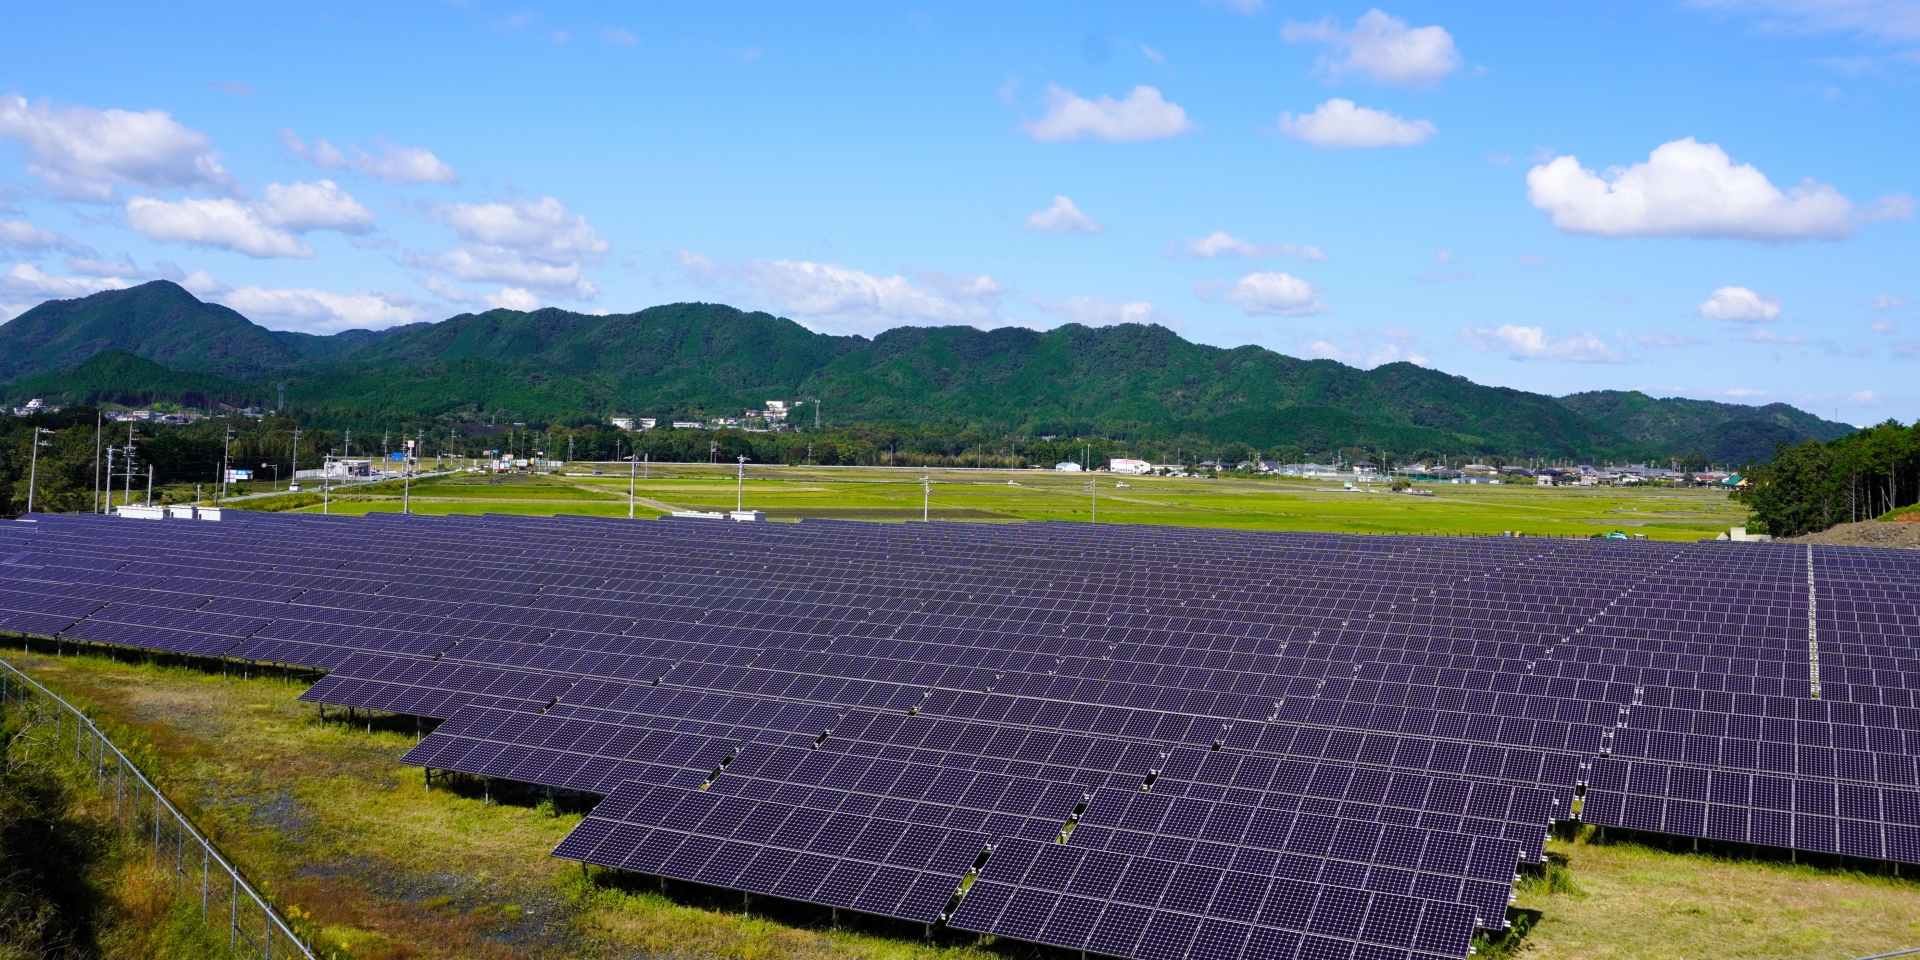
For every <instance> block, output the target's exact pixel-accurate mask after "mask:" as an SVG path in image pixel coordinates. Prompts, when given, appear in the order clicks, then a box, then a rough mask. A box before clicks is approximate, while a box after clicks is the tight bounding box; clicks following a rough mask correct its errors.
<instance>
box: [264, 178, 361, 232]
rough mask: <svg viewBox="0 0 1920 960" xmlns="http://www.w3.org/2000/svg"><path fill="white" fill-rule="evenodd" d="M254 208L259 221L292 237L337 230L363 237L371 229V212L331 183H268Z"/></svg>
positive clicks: (325, 181) (320, 181) (327, 181)
mask: <svg viewBox="0 0 1920 960" xmlns="http://www.w3.org/2000/svg"><path fill="white" fill-rule="evenodd" d="M266 194H267V196H266V199H265V200H264V201H262V202H261V203H260V204H259V205H258V206H259V208H260V212H261V214H262V215H263V218H264V219H265V220H266V221H267V222H268V223H271V224H273V225H274V226H277V227H284V228H286V229H288V230H292V231H294V232H295V233H304V232H306V231H308V230H338V231H340V232H341V233H366V232H367V231H368V230H371V229H373V211H371V210H368V209H367V208H366V207H363V206H361V205H360V202H359V201H357V200H355V199H353V197H352V196H349V195H348V194H347V192H346V191H345V190H342V189H340V187H339V185H338V184H335V183H334V182H333V181H332V180H315V181H313V182H312V183H289V184H279V183H269V184H267V190H266Z"/></svg>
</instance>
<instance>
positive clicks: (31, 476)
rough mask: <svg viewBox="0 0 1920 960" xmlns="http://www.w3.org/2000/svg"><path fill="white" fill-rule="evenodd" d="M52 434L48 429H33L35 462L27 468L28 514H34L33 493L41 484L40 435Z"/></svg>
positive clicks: (37, 427)
mask: <svg viewBox="0 0 1920 960" xmlns="http://www.w3.org/2000/svg"><path fill="white" fill-rule="evenodd" d="M52 432H53V431H51V430H48V429H47V428H46V427H40V426H36V427H34V428H33V461H32V465H31V466H29V467H27V512H28V513H32V512H33V491H34V487H36V486H38V485H39V483H40V434H42V433H52Z"/></svg>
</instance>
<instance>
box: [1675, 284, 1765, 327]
mask: <svg viewBox="0 0 1920 960" xmlns="http://www.w3.org/2000/svg"><path fill="white" fill-rule="evenodd" d="M1696 309H1698V310H1699V311H1700V315H1701V316H1703V317H1706V318H1707V319H1709V320H1737V321H1739V322H1741V323H1766V322H1768V321H1771V320H1778V319H1780V301H1778V300H1775V299H1773V298H1772V297H1763V296H1761V295H1760V294H1757V293H1754V292H1753V291H1752V290H1749V289H1747V288H1746V287H1721V288H1720V289H1718V290H1715V291H1714V292H1713V293H1712V294H1710V295H1708V297H1707V299H1706V302H1705V303H1702V304H1700V306H1699V307H1697V308H1696Z"/></svg>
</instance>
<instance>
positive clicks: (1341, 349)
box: [1301, 327, 1433, 370]
mask: <svg viewBox="0 0 1920 960" xmlns="http://www.w3.org/2000/svg"><path fill="white" fill-rule="evenodd" d="M1301 352H1302V353H1304V354H1306V355H1307V356H1309V357H1316V358H1319V359H1322V360H1338V361H1340V362H1341V363H1344V364H1347V365H1349V366H1355V367H1361V368H1364V369H1369V370H1370V369H1372V368H1374V367H1377V366H1380V365H1381V364H1386V363H1412V364H1417V365H1419V366H1423V367H1425V366H1431V365H1432V363H1433V361H1432V360H1430V359H1429V358H1428V357H1427V356H1426V355H1424V354H1422V353H1420V352H1419V349H1418V347H1417V345H1416V344H1415V343H1414V339H1413V331H1411V330H1408V329H1407V328H1405V327H1388V328H1387V329H1385V330H1357V331H1355V332H1354V335H1353V336H1352V337H1351V338H1349V339H1348V340H1347V342H1346V343H1344V344H1340V343H1334V342H1332V341H1330V340H1315V341H1313V342H1312V343H1309V344H1307V345H1306V346H1305V347H1304V348H1303V349H1302V350H1301Z"/></svg>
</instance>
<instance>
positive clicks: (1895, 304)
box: [1873, 293, 1907, 310]
mask: <svg viewBox="0 0 1920 960" xmlns="http://www.w3.org/2000/svg"><path fill="white" fill-rule="evenodd" d="M1906 305H1907V298H1905V297H1896V296H1893V295H1892V294H1887V293H1883V294H1880V295H1879V296H1877V297H1874V298H1873V308H1874V309H1875V310H1896V309H1899V308H1900V307H1904V306H1906Z"/></svg>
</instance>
